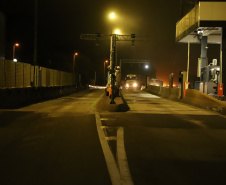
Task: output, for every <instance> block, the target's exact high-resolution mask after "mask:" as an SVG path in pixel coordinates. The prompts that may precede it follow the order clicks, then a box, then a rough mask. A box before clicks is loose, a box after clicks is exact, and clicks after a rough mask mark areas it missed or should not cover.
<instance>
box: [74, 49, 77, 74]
mask: <svg viewBox="0 0 226 185" xmlns="http://www.w3.org/2000/svg"><path fill="white" fill-rule="evenodd" d="M75 56H78V53H77V52H75V53H74V56H73V73H75Z"/></svg>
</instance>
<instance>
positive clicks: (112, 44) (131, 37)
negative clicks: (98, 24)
mask: <svg viewBox="0 0 226 185" xmlns="http://www.w3.org/2000/svg"><path fill="white" fill-rule="evenodd" d="M109 37H110V75H111V78H110V79H111V96H110V99H111V102H110V104H115V101H114V99H115V97H116V96H117V92H118V89H117V88H119V87H117V86H116V71H117V70H116V65H117V62H116V61H117V48H116V43H117V41H132V45H133V44H134V41H135V34H131V35H118V34H111V35H103V34H100V33H97V34H81V35H80V39H83V40H109Z"/></svg>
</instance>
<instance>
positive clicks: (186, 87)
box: [185, 42, 190, 90]
mask: <svg viewBox="0 0 226 185" xmlns="http://www.w3.org/2000/svg"><path fill="white" fill-rule="evenodd" d="M189 62H190V42H188V63H187V79H186V86H185V89H186V90H187V89H188V74H189Z"/></svg>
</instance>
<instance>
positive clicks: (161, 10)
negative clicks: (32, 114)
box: [0, 0, 219, 84]
mask: <svg viewBox="0 0 226 185" xmlns="http://www.w3.org/2000/svg"><path fill="white" fill-rule="evenodd" d="M195 2H197V1H195V0H193V1H192V0H190V1H189V0H161V1H160V0H155V1H154V0H139V1H119V0H114V1H104V0H96V1H93V0H64V1H63V0H61V1H60V0H45V1H44V0H38V59H37V60H38V61H37V62H38V65H40V66H44V67H50V68H54V69H59V70H64V71H69V72H72V62H73V54H74V52H78V53H79V56H78V57H77V58H76V62H77V66H78V67H79V69H78V70H80V71H83V73H84V75H86V76H87V78H90V77H91V78H92V77H94V73H95V71H96V73H97V81H98V83H100V84H101V83H102V80H103V64H104V61H105V60H106V59H109V55H110V54H109V51H110V43H109V41H99V42H97V41H85V40H80V34H83V33H84V34H85V33H93V34H94V33H103V34H110V33H111V30H112V29H113V30H114V29H115V28H119V29H120V31H121V34H131V33H135V34H136V35H137V36H143V37H146V38H148V42H144V41H137V42H136V41H135V46H133V47H132V46H131V43H130V42H118V60H120V59H141V60H150V61H151V67H152V68H154V69H155V71H156V77H157V78H158V79H160V80H163V81H164V83H165V84H168V78H169V74H170V73H174V74H175V79H174V83H175V84H178V74H179V72H180V71H184V70H186V68H187V45H186V44H179V43H175V31H176V30H175V29H176V22H177V21H179V20H180V18H181V16H182V15H183V14H186V13H187V12H188V11H189V10H190V9H191V8H192V6H193V5H194V3H195ZM34 4H35V3H34V0H20V1H18V0H0V11H1V12H3V13H4V14H5V17H6V39H5V57H6V59H11V58H12V46H13V44H14V43H15V42H19V43H20V47H19V48H17V51H16V58H18V60H19V61H21V62H26V63H31V64H33V54H34V52H33V50H34ZM111 12H114V13H115V14H116V15H117V19H115V20H114V22H110V20H109V17H108V16H109V14H110V13H111ZM199 56H200V45H199V44H197V45H191V58H190V61H191V65H190V76H191V79H192V78H194V77H195V75H196V70H197V69H196V67H197V58H198V57H199ZM208 56H209V61H212V59H213V58H217V59H219V46H218V45H210V46H209V49H208Z"/></svg>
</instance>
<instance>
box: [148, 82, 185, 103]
mask: <svg viewBox="0 0 226 185" xmlns="http://www.w3.org/2000/svg"><path fill="white" fill-rule="evenodd" d="M146 91H148V92H150V93H152V94H155V95H159V96H161V97H163V98H168V99H172V100H177V101H179V100H180V98H181V89H180V88H169V87H161V86H154V85H149V86H148V87H147V89H146Z"/></svg>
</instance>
